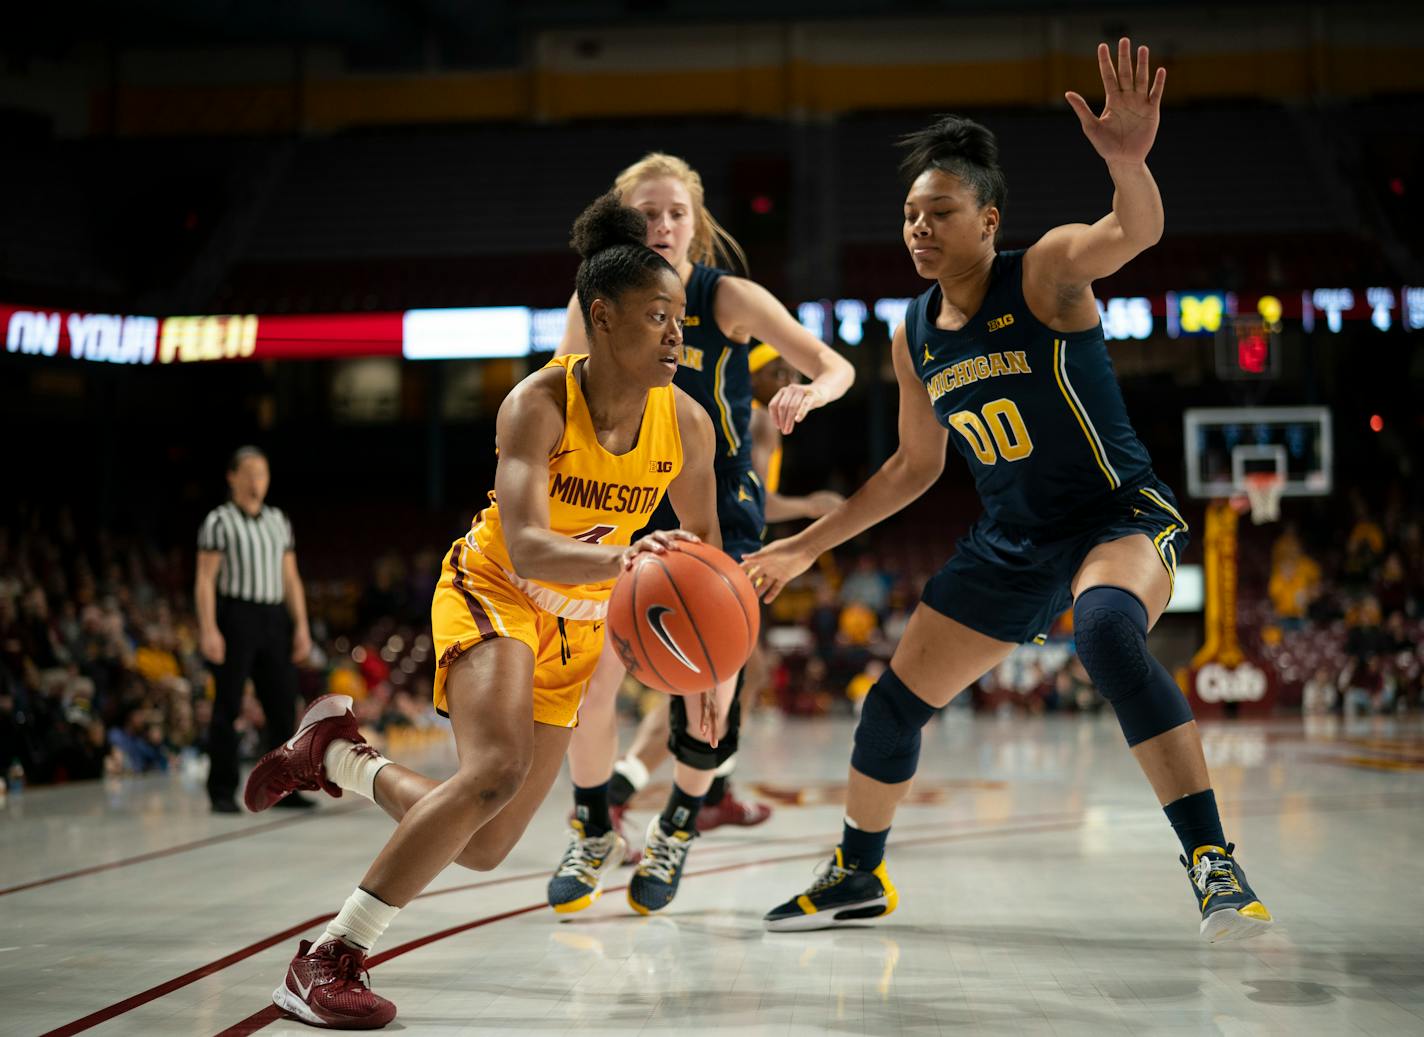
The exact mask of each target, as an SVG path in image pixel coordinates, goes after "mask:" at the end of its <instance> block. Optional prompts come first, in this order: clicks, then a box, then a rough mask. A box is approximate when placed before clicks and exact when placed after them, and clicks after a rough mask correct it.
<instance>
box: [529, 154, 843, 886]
mask: <svg viewBox="0 0 1424 1037" xmlns="http://www.w3.org/2000/svg"><path fill="white" fill-rule="evenodd" d="M613 189H614V192H615V193H616V194H617V195H618V196H619V197H620V198H621V199H622V201H623V204H624V205H627V206H629V207H631V208H634V209H637V210H639V211H640V212H642V213H643V215H644V216H645V217H647V220H648V239H647V244H648V247H649V248H652V249H653V250H654V251H656V252H658V253H659V254H661V255H662V256H663V257H664V258H666V259H667V260H668V262H670V263H671V264H672V265H673V267H674V268H675V269H676V270H677V272H678V274H679V275H680V276H681V277H682V282H683V286H684V288H685V289H686V293H687V316H686V319H685V321H684V325H683V344H682V359H681V362H680V364H679V366H678V369H677V374H676V376H675V379H674V381H675V383H676V385H677V386H678V388H680V389H682V390H683V391H684V392H686V393H687V394H688V395H689V396H691V397H692V398H693V399H694V400H696V401H697V402H698V403H700V404H701V405H702V406H703V408H705V409H706V411H707V413H708V414H709V415H710V416H711V418H712V425H713V428H714V430H715V432H716V436H717V453H716V462H715V465H714V469H715V473H716V478H717V520H718V523H719V525H720V526H721V533H722V547H723V549H724V550H726V551H727V552H728V553H729V554H730V555H732V557H734V558H738V559H740V558H742V557H743V556H744V555H745V554H747V553H749V552H751V551H755V550H756V549H757V548H759V547H760V546H761V536H762V529H763V526H764V525H765V515H764V509H765V493H764V488H763V487H762V485H761V482H760V480H759V479H758V478H757V475H756V473H755V471H754V470H753V467H752V436H751V434H750V425H751V408H752V386H751V371H750V368H749V365H748V354H749V351H750V349H751V346H752V341H753V339H754V338H757V339H762V340H766V341H772V342H775V343H777V345H778V347H779V348H780V350H781V352H782V355H783V356H785V358H786V360H787V362H788V363H790V364H791V366H792V367H794V368H795V369H796V370H798V371H800V372H801V373H802V374H804V375H806V376H807V377H809V378H810V381H809V382H807V383H796V384H789V385H786V386H784V387H783V388H781V389H780V390H779V391H778V392H777V393H776V395H775V396H774V397H772V399H771V402H770V403H769V404H768V405H767V411H768V413H769V414H770V416H771V420H772V421H773V422H774V423H775V425H776V427H777V428H778V429H779V430H780V431H781V432H782V433H790V432H791V431H792V430H793V429H794V428H795V427H796V424H797V423H798V422H800V421H801V420H802V419H803V418H805V417H806V415H807V414H809V413H810V412H811V411H812V410H813V409H815V408H817V407H821V406H824V405H825V404H827V403H830V402H831V401H832V400H836V399H839V398H840V397H841V396H842V395H844V394H845V392H846V390H847V389H849V388H850V385H851V382H852V381H853V380H854V378H855V372H854V369H853V368H852V367H851V365H850V363H849V362H848V361H847V360H846V359H845V358H844V357H841V356H839V355H838V354H837V353H836V352H835V351H834V350H832V349H830V348H829V347H828V346H826V345H825V344H824V343H823V342H821V341H820V340H819V339H817V338H816V337H815V336H814V335H812V334H811V333H810V332H808V331H807V330H806V329H805V328H803V327H802V326H801V325H800V324H799V323H797V321H796V319H795V318H794V317H793V316H792V315H791V314H790V313H789V312H788V311H787V309H786V307H784V306H782V305H781V303H780V302H778V301H777V299H776V297H775V296H773V295H772V294H771V293H770V292H768V291H767V290H766V289H765V288H763V287H762V286H761V285H759V284H757V283H755V282H754V281H751V280H748V279H747V278H745V277H737V276H733V275H732V274H729V273H727V272H726V271H724V270H722V269H719V268H718V267H715V266H713V265H712V264H713V263H714V262H715V261H717V260H718V259H719V258H720V259H721V260H722V261H723V262H730V261H732V260H734V259H735V260H737V261H739V262H740V263H741V265H742V266H743V267H745V261H744V257H743V255H742V252H741V248H740V246H738V245H737V243H736V241H735V240H734V239H733V238H732V237H731V236H730V235H729V234H727V232H726V231H725V230H723V229H722V227H721V226H720V225H719V224H718V223H717V221H716V220H715V219H714V218H713V216H712V214H711V213H710V212H709V211H708V210H707V205H706V202H705V200H704V198H703V191H702V178H701V177H700V176H699V175H698V173H697V172H696V170H694V169H693V168H692V167H691V166H689V165H688V164H687V163H686V162H685V161H683V160H682V159H680V158H678V157H676V156H674V155H666V154H662V153H658V152H654V153H652V154H649V155H646V156H644V157H643V158H642V159H640V160H639V161H638V162H636V163H634V164H633V165H631V166H629V167H628V168H627V169H625V170H623V171H622V172H621V173H620V174H619V175H618V177H617V178H616V179H615V181H614V187H613ZM583 334H584V322H583V319H582V317H581V316H580V315H579V314H578V312H577V309H576V306H575V301H572V300H571V301H570V309H569V319H568V323H567V325H566V327H565V334H564V340H563V341H562V342H561V343H560V346H559V352H560V353H561V354H562V353H568V352H583V351H584V349H583V343H582V336H583ZM677 525H678V522H677V517H676V516H675V515H674V513H673V511H672V508H671V506H668V507H665V508H660V509H659V510H658V511H657V512H656V513H655V514H654V515H653V516H652V518H651V519H650V521H649V525H648V528H649V529H672V528H676V527H677ZM622 678H623V669H622V666H621V664H620V663H619V661H618V658H617V654H616V653H613V652H605V653H604V654H603V656H602V658H601V660H600V663H599V667H598V669H597V671H596V672H595V673H594V675H593V677H592V679H591V680H590V681H589V687H588V692H587V695H586V698H585V700H584V704H583V708H582V709H581V710H580V713H579V727H578V730H577V731H576V732H575V734H574V737H573V739H572V741H571V743H570V746H569V771H570V776H571V777H572V779H573V783H574V818H573V821H572V827H573V831H572V833H571V840H570V844H569V848H568V850H567V852H566V853H565V854H564V857H563V860H562V861H561V863H560V864H559V867H558V868H557V869H556V871H555V873H554V876H553V878H552V879H551V880H550V883H549V891H548V892H549V904H550V906H551V907H553V908H554V909H555V910H556V911H561V912H570V911H579V910H582V909H583V908H585V907H587V906H588V905H589V904H591V903H592V902H593V900H594V899H596V898H597V896H598V894H599V886H600V883H601V881H602V878H603V876H604V875H605V874H606V872H607V866H608V853H609V848H610V847H612V846H613V845H614V840H613V838H612V836H616V832H614V831H612V829H613V828H614V827H615V826H614V825H613V819H612V817H611V816H610V814H609V804H608V782H609V780H610V778H611V777H612V774H613V763H614V758H615V757H616V756H617V753H618V731H617V724H616V715H615V710H614V704H615V702H614V700H615V697H616V693H617V689H618V685H619V683H620V682H621V681H622ZM736 688H737V680H736V679H735V678H734V679H732V680H729V681H726V682H724V683H723V684H722V685H721V686H719V687H718V688H717V690H716V694H715V695H707V696H703V714H704V715H703V717H702V718H701V719H700V720H699V721H691V720H689V718H688V716H687V704H686V701H685V700H684V699H683V698H682V697H681V696H673V697H672V702H671V705H670V709H671V710H672V715H671V718H670V727H671V736H670V737H669V740H668V748H669V749H670V750H671V751H672V754H673V756H674V758H675V760H676V764H675V771H674V776H673V789H672V793H671V795H670V796H669V799H668V803H667V806H666V809H665V810H664V811H663V813H662V815H661V817H658V818H654V819H653V821H652V823H651V824H650V825H649V826H648V832H647V839H646V843H645V845H644V850H643V855H642V859H641V861H640V862H639V864H638V869H637V872H636V874H635V875H634V876H633V880H632V881H631V882H630V883H629V886H628V902H629V905H630V906H631V907H632V908H633V909H634V910H636V911H639V912H642V913H648V912H651V911H657V910H659V909H661V908H663V907H665V906H666V905H667V904H669V903H670V902H671V901H672V898H673V896H674V895H675V894H676V892H677V886H678V882H679V879H680V877H681V874H682V868H683V864H684V862H685V860H686V858H687V851H688V849H689V847H690V846H691V841H692V839H693V838H694V837H695V836H696V833H697V816H698V812H699V810H700V809H701V806H702V803H703V798H704V796H705V795H706V794H707V792H708V791H709V789H711V787H712V784H713V781H714V777H715V774H716V772H718V771H719V769H721V770H723V771H724V772H725V769H726V768H727V767H728V766H729V765H730V761H731V759H732V757H733V754H735V752H736V749H737V716H738V710H737V708H736V705H735V701H736ZM694 701H695V700H694ZM714 724H715V737H711V738H709V739H708V740H703V739H702V738H700V737H699V734H701V733H702V732H703V730H704V729H709V730H710V729H714ZM594 862H597V863H596V864H595V863H594Z"/></svg>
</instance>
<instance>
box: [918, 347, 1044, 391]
mask: <svg viewBox="0 0 1424 1037" xmlns="http://www.w3.org/2000/svg"><path fill="white" fill-rule="evenodd" d="M928 348H929V347H928V346H926V351H927V352H928ZM1032 373H1033V370H1032V368H1030V367H1029V366H1028V358H1027V357H1025V356H1024V350H1022V349H1015V350H1013V351H1011V352H1006V353H989V354H988V355H986V356H976V357H971V358H970V359H968V360H961V361H960V362H959V363H957V364H954V365H953V366H951V367H946V368H945V369H944V370H943V371H936V372H935V373H934V374H932V375H931V376H930V377H929V378H927V379H925V391H926V392H928V393H929V394H930V402H931V403H933V402H934V401H935V400H937V399H939V398H940V397H941V396H943V395H944V394H945V393H947V392H951V391H952V390H954V389H958V388H960V387H962V386H965V385H968V384H970V383H971V382H977V381H980V380H981V379H984V378H998V377H999V376H1000V375H1006V374H1032Z"/></svg>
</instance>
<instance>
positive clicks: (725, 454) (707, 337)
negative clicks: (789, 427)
mask: <svg viewBox="0 0 1424 1037" xmlns="http://www.w3.org/2000/svg"><path fill="white" fill-rule="evenodd" d="M724 276H726V275H725V273H724V271H721V270H716V269H714V268H712V267H709V266H703V265H702V264H701V263H694V264H693V266H692V277H691V278H689V279H688V282H687V318H686V320H685V322H684V324H683V328H682V363H680V364H679V365H678V368H677V375H676V376H675V377H674V378H673V382H674V384H676V385H677V387H678V388H679V389H681V390H682V391H683V392H685V393H687V394H688V395H689V396H691V397H692V398H693V399H694V400H696V401H697V402H698V403H700V404H702V406H703V408H704V409H705V410H706V411H707V413H708V415H709V416H710V417H711V418H712V427H713V428H714V429H716V431H717V456H716V461H715V463H714V465H713V467H714V469H715V470H716V471H719V472H722V471H730V470H734V469H749V468H751V465H752V442H751V435H750V432H751V423H752V374H751V370H750V369H749V368H748V367H747V353H748V351H749V350H750V348H751V343H750V342H733V341H732V340H731V339H729V338H727V337H726V336H725V335H723V334H722V332H721V329H719V328H718V327H717V317H716V314H715V312H714V302H715V300H716V298H717V283H718V282H719V281H721V280H722V278H723V277H724Z"/></svg>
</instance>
